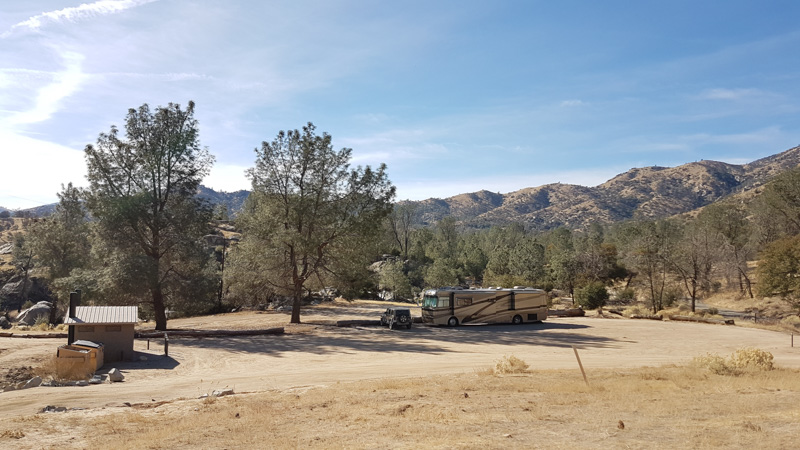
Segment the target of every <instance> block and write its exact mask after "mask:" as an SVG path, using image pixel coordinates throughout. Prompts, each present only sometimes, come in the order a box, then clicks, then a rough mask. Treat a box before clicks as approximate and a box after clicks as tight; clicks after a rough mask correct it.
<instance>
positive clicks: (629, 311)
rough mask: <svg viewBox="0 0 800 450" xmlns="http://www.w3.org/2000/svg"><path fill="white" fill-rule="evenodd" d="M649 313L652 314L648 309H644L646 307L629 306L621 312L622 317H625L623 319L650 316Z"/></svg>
mask: <svg viewBox="0 0 800 450" xmlns="http://www.w3.org/2000/svg"><path fill="white" fill-rule="evenodd" d="M651 313H652V311H650V308H646V307H644V306H640V305H634V306H630V307H628V308H625V309H624V310H623V311H622V315H623V316H625V317H630V316H646V315H648V314H651Z"/></svg>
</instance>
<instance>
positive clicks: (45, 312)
mask: <svg viewBox="0 0 800 450" xmlns="http://www.w3.org/2000/svg"><path fill="white" fill-rule="evenodd" d="M52 307H53V305H52V303H50V302H39V303H37V304H35V305H33V306H31V307H30V308H28V309H26V310H25V311H22V312H21V313H19V316H17V319H18V320H19V323H21V324H23V325H28V326H30V325H34V324H36V322H37V321H38V320H47V321H49V320H50V308H52Z"/></svg>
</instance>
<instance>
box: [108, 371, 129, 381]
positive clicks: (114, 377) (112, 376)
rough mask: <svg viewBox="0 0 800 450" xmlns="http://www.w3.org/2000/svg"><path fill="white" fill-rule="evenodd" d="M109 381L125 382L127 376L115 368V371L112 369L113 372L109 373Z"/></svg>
mask: <svg viewBox="0 0 800 450" xmlns="http://www.w3.org/2000/svg"><path fill="white" fill-rule="evenodd" d="M108 379H109V381H112V382H114V383H117V382H119V381H122V380H124V379H125V375H123V374H122V372H120V371H119V370H117V369H116V368H114V369H111V370H109V371H108Z"/></svg>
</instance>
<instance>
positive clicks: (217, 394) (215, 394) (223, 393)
mask: <svg viewBox="0 0 800 450" xmlns="http://www.w3.org/2000/svg"><path fill="white" fill-rule="evenodd" d="M226 395H233V389H222V390H219V391H214V392H212V393H211V396H212V397H224V396H226Z"/></svg>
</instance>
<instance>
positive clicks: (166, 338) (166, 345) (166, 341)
mask: <svg viewBox="0 0 800 450" xmlns="http://www.w3.org/2000/svg"><path fill="white" fill-rule="evenodd" d="M164 356H169V336H167V333H164Z"/></svg>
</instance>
